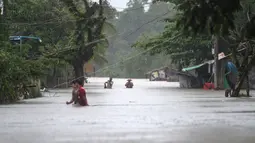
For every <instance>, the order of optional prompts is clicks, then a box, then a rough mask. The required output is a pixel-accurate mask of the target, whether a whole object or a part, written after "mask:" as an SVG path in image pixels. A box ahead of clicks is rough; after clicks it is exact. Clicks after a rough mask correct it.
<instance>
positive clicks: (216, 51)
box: [213, 36, 219, 89]
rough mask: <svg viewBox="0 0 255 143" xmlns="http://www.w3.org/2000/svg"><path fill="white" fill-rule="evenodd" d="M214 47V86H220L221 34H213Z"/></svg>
mask: <svg viewBox="0 0 255 143" xmlns="http://www.w3.org/2000/svg"><path fill="white" fill-rule="evenodd" d="M213 43H214V44H213V46H214V47H213V48H214V88H215V89H218V88H219V60H218V55H219V36H213Z"/></svg>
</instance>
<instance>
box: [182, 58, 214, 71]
mask: <svg viewBox="0 0 255 143" xmlns="http://www.w3.org/2000/svg"><path fill="white" fill-rule="evenodd" d="M213 62H214V61H213V60H210V61H207V62H204V63H202V64H199V65H196V66H192V67H187V68H183V69H182V71H183V72H186V71H190V70H194V69H197V68H200V67H202V66H203V65H206V64H212V63H213Z"/></svg>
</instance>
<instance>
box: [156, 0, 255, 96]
mask: <svg viewBox="0 0 255 143" xmlns="http://www.w3.org/2000/svg"><path fill="white" fill-rule="evenodd" d="M156 1H166V2H173V3H175V4H178V6H177V9H178V10H179V11H180V13H179V15H178V19H177V25H176V26H177V28H181V29H182V30H183V31H184V33H188V34H191V33H193V34H199V33H204V32H205V31H206V30H208V31H209V32H210V33H211V35H214V36H215V37H216V39H217V40H216V41H218V39H219V38H220V37H221V38H226V37H227V39H228V38H230V39H232V41H231V40H230V41H229V42H230V43H229V44H230V45H231V51H232V55H233V56H232V57H233V59H234V60H235V62H236V64H237V66H238V67H239V71H240V75H239V81H238V84H237V86H236V88H235V90H234V92H233V96H238V95H239V91H240V89H241V86H242V84H243V81H244V79H245V78H246V77H247V74H248V72H249V70H250V69H251V67H252V65H253V63H254V60H255V57H254V55H253V54H250V52H251V51H253V43H252V41H253V37H254V36H255V35H254V34H253V33H254V28H253V27H254V19H255V17H254V16H253V15H252V16H250V12H245V11H246V10H247V9H248V11H249V10H250V8H247V6H246V8H243V9H244V10H243V11H241V13H242V12H244V13H245V15H248V18H247V19H248V21H247V20H245V21H246V22H245V23H242V24H243V25H244V26H242V27H239V28H238V26H237V25H238V23H237V21H236V18H237V16H236V12H240V10H242V6H241V2H240V1H239V0H234V1H230V0H218V1H215V0H208V1H199V0H192V1H188V0H183V1H172V0H156ZM230 2H231V5H229V3H230ZM249 2H250V1H242V4H243V5H245V4H247V3H248V5H249V4H252V3H251V2H250V3H249ZM239 24H240V21H239ZM236 28H237V29H236ZM237 31H239V32H237ZM216 43H217V42H216ZM244 43H245V44H244ZM244 46H245V48H246V52H245V54H242V55H241V59H242V63H241V64H240V65H239V62H238V60H240V58H239V59H238V58H237V57H236V55H237V51H238V49H240V48H241V47H244Z"/></svg>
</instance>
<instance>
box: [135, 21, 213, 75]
mask: <svg viewBox="0 0 255 143" xmlns="http://www.w3.org/2000/svg"><path fill="white" fill-rule="evenodd" d="M174 25H175V23H172V22H170V23H168V24H167V25H166V27H165V31H164V32H162V34H159V35H156V36H154V37H148V36H144V37H141V38H140V39H139V40H138V41H137V43H136V44H134V45H133V46H134V47H136V48H139V49H143V50H148V49H152V50H150V54H151V55H155V54H158V53H162V54H166V55H170V57H171V59H172V62H173V63H174V64H176V65H178V66H179V70H180V69H181V68H183V67H186V66H190V65H192V64H200V63H201V62H204V61H205V60H209V59H210V58H211V57H212V55H211V48H210V47H211V45H212V43H211V40H210V39H211V38H210V37H209V36H207V35H205V34H204V35H200V36H195V37H191V36H185V35H183V34H181V33H180V32H179V31H178V30H177V29H176V27H175V26H174ZM176 35H178V36H176Z"/></svg>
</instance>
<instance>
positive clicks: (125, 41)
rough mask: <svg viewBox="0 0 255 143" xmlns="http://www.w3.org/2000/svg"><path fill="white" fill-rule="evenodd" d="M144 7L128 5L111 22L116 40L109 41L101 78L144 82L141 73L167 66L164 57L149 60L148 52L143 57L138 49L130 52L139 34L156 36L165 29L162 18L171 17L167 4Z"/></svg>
mask: <svg viewBox="0 0 255 143" xmlns="http://www.w3.org/2000/svg"><path fill="white" fill-rule="evenodd" d="M147 3H148V2H147V1H141V0H136V1H130V2H129V3H128V7H127V8H126V9H124V10H123V11H121V12H119V13H118V17H117V18H116V19H113V20H112V23H113V24H114V25H115V27H116V30H117V33H118V37H116V38H115V39H110V42H109V43H110V46H109V49H107V54H106V55H107V59H108V64H106V65H105V70H104V72H102V73H101V74H100V75H101V76H109V75H114V76H118V77H129V78H130V77H132V78H135V77H136V78H144V73H146V72H148V71H150V70H152V69H155V68H159V67H161V66H166V65H168V64H169V63H167V62H166V61H168V60H165V59H168V58H169V56H167V55H163V54H157V55H153V56H152V55H149V54H148V52H144V53H143V51H141V50H140V49H134V48H131V46H132V45H133V44H134V43H135V42H136V41H137V39H138V38H139V37H140V36H142V35H143V34H149V35H157V34H158V33H160V32H162V31H163V30H164V26H165V23H164V21H163V20H164V18H167V17H171V16H173V15H174V13H175V12H174V10H173V9H172V7H173V5H171V4H170V5H167V4H165V3H159V4H151V3H148V4H147ZM140 53H143V54H140ZM108 66H110V67H109V68H108Z"/></svg>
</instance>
